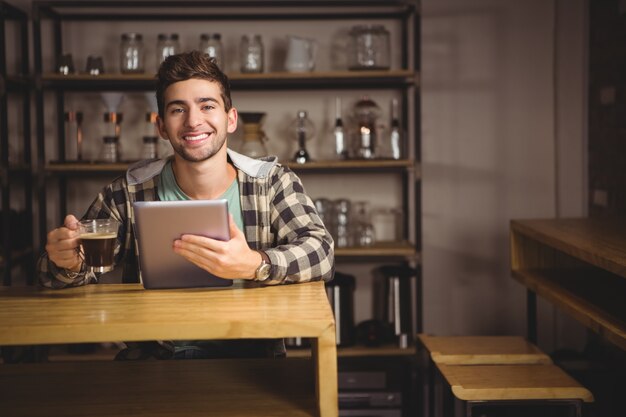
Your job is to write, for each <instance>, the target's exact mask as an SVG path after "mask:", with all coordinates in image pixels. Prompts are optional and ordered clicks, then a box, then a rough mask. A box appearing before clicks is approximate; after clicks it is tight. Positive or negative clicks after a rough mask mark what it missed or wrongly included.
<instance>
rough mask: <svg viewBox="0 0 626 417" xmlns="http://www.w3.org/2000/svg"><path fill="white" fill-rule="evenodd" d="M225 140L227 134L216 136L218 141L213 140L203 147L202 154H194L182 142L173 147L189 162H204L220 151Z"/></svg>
mask: <svg viewBox="0 0 626 417" xmlns="http://www.w3.org/2000/svg"><path fill="white" fill-rule="evenodd" d="M225 142H226V135H224V136H222V137H221V138H216V141H212V142H211V143H210V144H209V145H208V147H206V148H204V149H202V154H200V155H194V154H192V153H191V152H189V151H188V150H187V149H186V148H185V147H184V146H183V144H182V143H179V144H176V146H174V145H172V148H173V149H174V152H175V153H176V154H177V155H178V156H180V157H181V158H183V159H184V160H185V161H187V162H204V161H206V160H208V159H211V158H212V157H213V156H215V155H216V154H217V153H218V152H219V151H220V149H222V147H223V146H224V143H225Z"/></svg>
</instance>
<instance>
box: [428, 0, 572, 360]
mask: <svg viewBox="0 0 626 417" xmlns="http://www.w3.org/2000/svg"><path fill="white" fill-rule="evenodd" d="M564 3H565V2H555V1H548V2H547V1H543V0H534V1H527V2H518V1H498V0H482V1H476V0H471V1H470V0H443V1H440V0H437V1H435V0H425V1H423V11H424V13H423V20H422V24H423V30H422V77H423V84H422V85H423V89H422V92H423V94H422V114H423V117H422V123H423V128H422V149H423V158H422V159H423V195H422V200H423V240H424V253H423V257H424V322H425V330H426V331H427V332H433V333H437V334H499V333H502V334H524V333H525V291H524V290H523V289H522V287H521V286H520V285H519V284H517V283H516V282H515V281H513V280H512V279H511V278H510V272H509V252H508V250H509V246H508V223H509V220H510V219H513V218H532V217H554V216H557V215H558V214H559V213H560V212H561V211H564V212H565V211H566V212H567V214H568V215H581V214H583V209H582V207H583V206H584V205H583V204H582V201H583V200H582V197H581V196H580V195H579V192H578V191H577V190H580V189H582V187H580V185H581V183H582V182H583V181H584V175H583V173H584V169H583V167H584V165H583V164H582V157H581V155H580V150H581V149H582V148H583V146H582V145H581V144H582V142H583V141H584V131H583V130H582V127H583V126H582V125H581V124H580V123H577V124H574V125H573V127H571V129H570V130H569V131H568V130H567V129H564V128H563V125H564V124H565V123H566V122H567V121H569V120H584V117H583V115H584V112H583V110H582V108H581V106H580V103H581V102H582V97H583V91H584V90H583V86H584V83H583V79H584V78H583V74H582V72H581V71H575V72H573V73H571V72H569V71H568V67H569V66H570V65H574V66H577V67H578V68H582V67H583V65H582V64H583V61H582V57H581V54H580V51H582V50H583V49H584V48H583V45H584V44H583V42H582V39H583V38H582V36H581V33H582V32H581V29H583V26H582V25H583V23H584V19H583V17H584V13H582V14H581V13H578V14H576V13H575V12H573V13H572V12H567V9H568V8H571V9H573V10H578V11H582V10H584V9H583V8H582V7H581V6H582V4H583V3H584V2H582V1H581V2H574V3H572V2H567V3H568V4H564ZM572 6H574V7H572ZM557 17H558V18H557ZM568 45H569V46H568ZM565 46H568V47H569V49H570V50H567V48H565ZM572 49H573V52H572V51H571V50H572ZM557 51H558V52H559V53H556V52H557ZM564 92H567V93H568V95H567V96H564V95H563V93H564ZM557 109H558V110H557ZM574 117H575V118H578V119H573V118H574ZM557 139H558V140H557ZM561 142H566V143H567V146H565V145H563V144H561ZM568 146H572V147H575V150H576V151H575V152H574V151H573V150H572V149H569V150H568ZM560 160H563V161H566V162H568V163H569V161H572V162H571V164H559V163H558V161H560ZM564 176H569V177H568V179H569V181H565V182H563V178H564ZM571 184H573V189H572V188H571V187H572V186H571ZM561 201H563V203H564V204H566V207H565V208H562V207H561ZM540 307H541V308H540V321H541V323H542V326H541V328H540V339H541V340H542V343H543V344H544V345H545V346H546V347H547V348H548V350H551V348H553V347H556V346H560V345H561V344H562V343H563V342H564V341H563V340H561V339H559V340H555V339H556V338H557V337H558V335H560V334H561V333H562V332H561V330H560V329H561V327H562V326H564V325H566V326H569V325H570V324H571V323H569V321H568V320H566V319H563V318H562V317H560V315H557V314H556V312H555V311H554V310H553V309H552V308H551V307H549V306H547V305H545V304H542V305H540ZM564 321H565V322H567V323H566V324H562V322H564ZM580 333H581V331H580V329H578V334H580Z"/></svg>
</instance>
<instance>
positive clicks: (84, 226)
mask: <svg viewBox="0 0 626 417" xmlns="http://www.w3.org/2000/svg"><path fill="white" fill-rule="evenodd" d="M119 227H120V223H119V222H117V221H116V220H113V219H95V220H82V221H81V222H80V223H79V226H78V228H79V232H80V240H81V245H82V247H83V255H84V257H85V264H86V265H87V267H88V268H89V270H90V271H93V272H109V271H112V270H113V260H114V254H115V244H116V241H117V231H118V229H119Z"/></svg>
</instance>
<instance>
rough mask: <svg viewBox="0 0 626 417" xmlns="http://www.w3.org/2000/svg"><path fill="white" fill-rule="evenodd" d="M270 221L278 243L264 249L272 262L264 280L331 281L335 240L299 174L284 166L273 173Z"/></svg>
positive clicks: (278, 281) (276, 281) (277, 282)
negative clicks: (306, 191)
mask: <svg viewBox="0 0 626 417" xmlns="http://www.w3.org/2000/svg"><path fill="white" fill-rule="evenodd" d="M269 199H270V207H269V210H270V221H271V228H272V231H273V232H274V233H275V235H276V241H277V246H275V247H272V248H268V249H264V252H265V253H266V254H267V256H268V257H269V259H270V261H271V264H272V271H271V273H270V278H269V279H268V280H267V281H265V283H267V284H281V283H294V282H308V281H320V280H323V281H330V280H331V279H332V277H333V274H334V272H335V260H334V242H333V238H332V237H331V235H330V233H329V232H328V230H327V229H326V227H325V226H324V223H323V222H322V220H321V218H320V217H319V215H318V213H317V211H316V209H315V205H314V204H313V201H312V200H311V198H310V197H309V196H308V195H306V193H305V191H304V187H303V186H302V182H301V181H300V178H298V176H297V175H296V174H295V173H293V172H292V171H291V170H289V169H288V168H286V167H279V168H278V172H277V173H276V174H275V175H274V176H273V177H272V181H271V185H270V190H269Z"/></svg>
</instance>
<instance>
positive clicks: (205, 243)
mask: <svg viewBox="0 0 626 417" xmlns="http://www.w3.org/2000/svg"><path fill="white" fill-rule="evenodd" d="M179 241H181V242H184V243H190V244H193V245H196V246H198V247H200V248H206V249H210V250H219V248H220V243H222V242H221V241H219V240H215V239H211V238H210V237H206V236H199V235H182V236H181V237H180V239H179Z"/></svg>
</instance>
